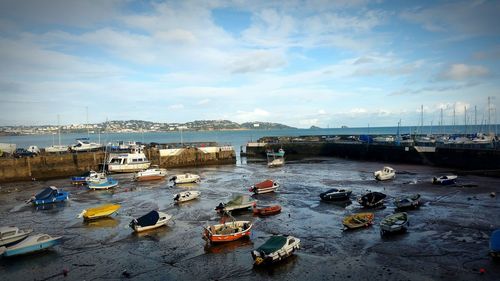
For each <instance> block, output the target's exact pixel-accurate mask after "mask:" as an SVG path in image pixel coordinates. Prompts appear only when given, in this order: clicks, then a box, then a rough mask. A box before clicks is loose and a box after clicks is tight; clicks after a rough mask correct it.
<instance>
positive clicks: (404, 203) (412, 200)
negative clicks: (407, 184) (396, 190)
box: [394, 193, 420, 210]
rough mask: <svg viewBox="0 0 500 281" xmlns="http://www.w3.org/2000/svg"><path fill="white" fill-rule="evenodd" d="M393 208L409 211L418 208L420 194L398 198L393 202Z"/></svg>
mask: <svg viewBox="0 0 500 281" xmlns="http://www.w3.org/2000/svg"><path fill="white" fill-rule="evenodd" d="M394 206H396V208H397V209H400V210H402V209H411V208H418V207H419V206H420V194H418V193H416V194H412V195H408V196H402V197H398V198H396V199H395V200H394Z"/></svg>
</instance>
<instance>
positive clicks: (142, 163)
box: [107, 146, 151, 173]
mask: <svg viewBox="0 0 500 281" xmlns="http://www.w3.org/2000/svg"><path fill="white" fill-rule="evenodd" d="M150 165H151V162H150V161H149V160H148V158H147V157H146V155H145V154H144V152H143V150H142V147H141V146H136V147H134V148H133V149H132V150H131V152H130V153H120V154H110V156H109V160H108V163H107V166H108V171H109V172H112V173H130V172H138V171H142V170H145V169H147V168H149V166H150Z"/></svg>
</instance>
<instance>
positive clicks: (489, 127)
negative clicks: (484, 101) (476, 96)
mask: <svg viewBox="0 0 500 281" xmlns="http://www.w3.org/2000/svg"><path fill="white" fill-rule="evenodd" d="M488 134H491V97H488Z"/></svg>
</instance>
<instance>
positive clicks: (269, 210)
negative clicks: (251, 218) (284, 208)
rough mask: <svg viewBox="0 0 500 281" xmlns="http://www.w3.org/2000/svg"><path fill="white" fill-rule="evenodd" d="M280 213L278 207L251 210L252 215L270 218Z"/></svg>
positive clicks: (279, 207)
mask: <svg viewBox="0 0 500 281" xmlns="http://www.w3.org/2000/svg"><path fill="white" fill-rule="evenodd" d="M280 212H281V206H280V205H273V206H268V207H261V208H257V207H254V208H253V214H254V215H257V216H272V215H276V214H279V213H280Z"/></svg>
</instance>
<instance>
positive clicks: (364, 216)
mask: <svg viewBox="0 0 500 281" xmlns="http://www.w3.org/2000/svg"><path fill="white" fill-rule="evenodd" d="M374 216H375V215H374V214H373V213H357V214H352V215H350V216H347V217H345V218H344V219H343V220H342V224H343V225H344V226H345V227H346V228H348V229H355V228H361V227H367V226H370V225H372V222H373V218H374Z"/></svg>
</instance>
